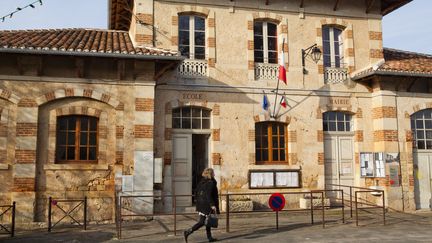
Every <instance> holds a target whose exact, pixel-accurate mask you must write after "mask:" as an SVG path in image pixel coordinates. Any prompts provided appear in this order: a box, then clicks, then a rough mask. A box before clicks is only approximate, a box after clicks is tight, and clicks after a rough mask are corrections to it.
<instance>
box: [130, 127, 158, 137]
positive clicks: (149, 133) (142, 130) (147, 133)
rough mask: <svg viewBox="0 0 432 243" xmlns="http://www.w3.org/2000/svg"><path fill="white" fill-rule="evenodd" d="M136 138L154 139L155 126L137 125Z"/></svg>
mask: <svg viewBox="0 0 432 243" xmlns="http://www.w3.org/2000/svg"><path fill="white" fill-rule="evenodd" d="M134 134H135V138H153V126H151V125H135V128H134Z"/></svg>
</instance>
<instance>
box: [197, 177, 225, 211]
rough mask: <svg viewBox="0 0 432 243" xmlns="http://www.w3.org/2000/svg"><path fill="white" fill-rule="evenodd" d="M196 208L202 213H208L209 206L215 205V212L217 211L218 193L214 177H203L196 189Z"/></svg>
mask: <svg viewBox="0 0 432 243" xmlns="http://www.w3.org/2000/svg"><path fill="white" fill-rule="evenodd" d="M196 192H197V193H196V194H197V195H196V210H197V211H198V212H200V213H203V214H206V215H208V214H210V212H211V207H213V206H215V207H216V213H220V211H219V193H218V189H217V182H216V180H215V179H207V178H203V179H202V180H201V181H200V182H199V183H198V186H197V190H196Z"/></svg>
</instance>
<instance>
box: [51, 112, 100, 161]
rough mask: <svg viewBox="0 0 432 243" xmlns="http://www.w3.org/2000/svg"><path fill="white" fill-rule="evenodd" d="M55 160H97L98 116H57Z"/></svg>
mask: <svg viewBox="0 0 432 243" xmlns="http://www.w3.org/2000/svg"><path fill="white" fill-rule="evenodd" d="M56 141H57V142H56V143H57V144H56V162H58V163H62V162H94V163H96V162H97V153H98V150H97V145H98V118H96V117H90V116H75V115H74V116H60V117H58V118H57V132H56Z"/></svg>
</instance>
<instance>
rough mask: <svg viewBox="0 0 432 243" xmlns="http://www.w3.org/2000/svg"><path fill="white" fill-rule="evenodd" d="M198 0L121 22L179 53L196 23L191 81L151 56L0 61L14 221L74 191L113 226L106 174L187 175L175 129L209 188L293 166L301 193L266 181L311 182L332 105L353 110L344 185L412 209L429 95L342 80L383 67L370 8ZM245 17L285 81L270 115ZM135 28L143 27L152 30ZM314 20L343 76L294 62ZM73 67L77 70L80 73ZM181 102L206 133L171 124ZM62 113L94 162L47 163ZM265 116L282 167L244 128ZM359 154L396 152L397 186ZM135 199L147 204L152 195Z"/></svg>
mask: <svg viewBox="0 0 432 243" xmlns="http://www.w3.org/2000/svg"><path fill="white" fill-rule="evenodd" d="M199 2H200V3H196V1H157V0H154V1H153V0H136V1H134V6H133V7H134V8H133V9H134V11H135V12H134V15H133V18H137V19H138V20H139V21H131V26H130V29H129V35H130V36H131V37H132V39H133V42H134V45H136V46H147V47H157V48H167V49H172V50H178V48H179V46H178V45H179V43H178V39H179V16H180V15H193V16H200V17H204V18H205V43H206V44H205V45H206V48H205V59H204V60H200V62H199V63H198V62H195V64H193V63H194V62H191V63H192V64H191V65H198V64H199V65H201V66H200V67H202V68H203V69H200V70H206V71H202V73H200V75H197V77H193V76H192V77H191V76H188V77H185V76H184V75H183V76H182V75H181V74H180V73H179V72H178V71H177V69H176V67H177V66H176V65H177V63H174V64H170V63H168V62H167V63H165V62H163V61H160V62H156V61H154V60H147V61H146V60H135V59H132V60H128V61H124V62H122V63H120V62H119V60H118V59H116V58H114V57H113V58H106V59H98V58H96V57H73V58H75V59H77V60H75V59H74V60H75V61H71V60H70V59H68V58H67V57H58V56H52V55H47V56H43V55H33V56H31V55H29V56H22V55H20V54H7V55H2V56H1V57H0V80H1V85H0V144H1V147H0V165H1V166H0V179H1V180H2V181H4V186H3V187H1V188H0V195H1V197H0V202H3V203H10V202H11V201H17V202H18V203H19V207H18V210H17V219H18V220H19V221H26V222H29V221H44V219H46V215H47V208H46V207H47V198H48V197H50V196H51V197H55V198H83V197H84V196H86V197H88V198H89V205H91V206H90V211H89V215H90V216H89V217H90V220H92V221H106V220H113V215H114V211H113V210H114V204H113V202H114V191H115V186H116V183H115V177H116V176H120V177H123V182H126V181H129V180H130V181H132V182H133V183H132V184H133V185H132V184H128V185H125V184H123V188H122V190H123V192H125V193H129V194H133V195H150V196H151V195H153V193H155V192H157V193H162V194H164V195H174V194H176V193H177V192H176V191H175V190H176V188H175V183H176V178H177V179H178V176H184V175H188V174H190V171H186V170H185V171H182V170H181V169H179V168H176V166H177V165H179V164H178V163H177V162H176V161H178V156H179V155H180V152H179V151H176V147H175V142H174V140H175V139H176V136H177V135H184V134H188V135H190V136H195V135H201V136H206V139H207V140H205V141H206V144H207V148H206V149H207V151H206V153H205V154H201V155H202V157H206V161H207V162H206V164H205V166H208V167H213V168H214V169H215V171H216V179H217V181H218V182H219V189H220V192H221V193H226V192H273V191H274V190H276V189H250V183H251V182H250V177H249V173H250V171H260V170H271V171H284V170H294V171H299V172H300V175H301V178H300V185H299V186H300V187H299V188H289V189H286V188H285V189H277V190H278V191H281V192H290V191H305V190H313V189H324V188H325V184H326V168H325V167H326V166H325V165H326V163H327V162H328V160H329V157H331V156H330V155H329V154H328V152H327V154H326V150H325V146H326V141H328V139H329V138H330V139H331V135H334V134H331V133H328V132H326V131H325V130H324V128H323V121H324V118H323V117H324V116H323V114H325V113H326V112H333V111H336V112H343V113H344V114H350V115H351V116H352V121H351V125H350V126H351V129H350V131H349V133H346V134H345V135H347V136H348V137H349V138H350V139H352V140H351V141H352V146H351V147H352V148H351V149H352V151H351V153H352V159H351V160H352V161H351V162H352V164H353V167H352V168H351V170H350V172H351V173H352V185H355V186H376V185H379V186H382V187H383V188H384V189H385V190H386V192H387V194H386V200H387V202H388V204H389V205H390V206H391V207H392V208H396V209H404V210H414V209H415V198H414V172H413V171H414V168H413V167H414V166H413V160H414V159H413V148H412V140H413V134H412V132H411V126H410V116H411V115H412V114H414V113H415V112H417V111H420V110H422V109H426V108H431V105H430V103H431V102H430V98H431V97H430V95H429V94H428V93H424V92H421V90H420V91H418V90H417V91H412V90H411V88H410V87H405V88H404V86H403V85H402V84H401V83H403V82H404V81H406V80H405V79H404V78H397V77H395V78H387V79H386V78H382V77H378V78H376V79H373V80H368V81H367V82H358V83H356V82H354V81H353V80H351V78H350V76H352V75H353V74H354V72H355V71H358V70H362V69H364V68H367V67H371V66H373V65H375V64H376V63H377V62H379V61H382V58H383V47H382V30H381V18H382V15H381V14H380V11H379V6H378V5H379V4H378V2H376V4H375V5H373V6H370V9H369V13H368V14H366V13H365V9H364V4H359V3H357V2H358V1H347V2H346V3H345V2H344V3H343V4H345V5H344V8H343V9H342V8H341V10H337V11H334V10H333V8H334V6H333V4H327V3H323V2H322V1H318V0H315V1H310V3H308V6H307V7H304V8H303V7H302V8H299V6H298V3H297V2H295V1H288V2H287V1H270V4H268V5H265V3H264V2H263V1H247V2H241V1H239V2H237V1H231V2H229V1H227V2H226V3H218V4H215V3H214V2H211V1H199ZM254 21H269V22H272V23H275V24H276V26H277V33H278V34H277V39H278V44H277V45H278V48H279V49H282V47H283V49H284V54H283V55H284V57H285V65H286V68H287V79H288V82H287V84H286V85H285V84H283V83H280V84H279V92H280V93H283V94H284V95H285V96H286V97H287V98H288V99H287V100H288V107H287V108H280V110H279V114H280V115H279V116H277V117H276V118H271V117H270V116H269V113H268V112H264V111H263V109H262V105H261V102H262V99H263V91H264V92H265V93H267V94H269V99H270V103H271V108H272V109H273V105H274V102H275V101H274V94H272V92H271V91H272V90H274V89H275V87H276V86H277V79H276V77H274V78H263V79H257V75H256V72H257V65H256V63H255V62H254V55H255V54H254V28H253V26H254ZM148 25H154V27H153V30H152V28H149V27H148ZM324 26H337V27H338V28H340V29H342V38H343V42H344V45H343V49H341V51H342V52H343V53H344V57H345V62H346V63H345V72H346V75H347V77H348V78H347V79H345V80H343V81H341V82H327V81H326V78H327V73H326V72H327V70H326V67H324V62H323V60H322V59H321V60H320V61H318V63H317V64H315V63H314V62H311V60H309V58H307V59H306V63H305V67H303V66H302V59H301V50H302V49H305V48H307V47H308V46H310V45H312V44H314V43H316V44H317V47H318V48H320V49H321V50H322V49H323V35H322V31H323V27H324ZM155 59H157V58H155ZM10 60H17V62H11V61H10ZM40 60H41V61H40ZM83 60H84V61H83ZM187 61H190V60H186V61H185V63H186V62H187ZM192 61H194V60H192ZM195 61H196V60H195ZM38 63H43V64H44V65H42V64H41V65H39V64H38ZM80 63H81V64H83V63H86V64H89V65H88V66H87V65H85V66H84V68H83V65H81V64H80ZM197 63H198V64H197ZM181 65H182V64H180V66H181ZM113 67H114V68H113ZM269 67H270V68H272V67H273V68H274V66H271V65H270V66H269ZM303 68H305V70H306V71H307V72H304V71H303ZM393 81H394V82H393ZM414 81H415V80H414ZM414 81H413V82H414ZM429 81H430V80H429ZM420 93H422V94H420ZM276 102H277V101H276ZM183 107H199V108H202V109H204V110H209V111H210V127H209V128H208V129H178V128H176V127H175V125H174V124H173V117H174V114H173V113H174V112H173V111H175V110H177V109H181V108H183ZM68 115H76V116H82V115H85V116H91V117H96V118H97V119H98V122H99V124H98V145H97V146H98V147H97V149H98V158H97V163H96V164H74V163H65V164H61V163H57V162H56V159H55V158H56V157H55V153H56V144H57V143H56V139H57V136H56V131H57V127H58V124H57V119H58V117H62V116H68ZM266 121H276V122H279V123H282V124H285V125H286V126H287V136H286V150H285V151H286V159H285V160H283V161H282V162H278V163H262V164H260V163H258V162H257V161H256V141H255V137H256V134H257V133H256V130H255V126H256V124H257V123H260V122H266ZM361 152H388V153H399V154H400V165H401V166H400V168H401V172H400V176H401V186H400V187H391V186H390V183H389V178H388V176H387V177H383V178H364V177H361V176H360V162H359V156H360V153H361ZM154 158H161V160H160V161H163V163H162V164H161V165H160V166H163V169H162V170H163V178H162V183H159V182H158V183H154V181H153V178H154V174H153V171H155V170H156V168H155V166H156V163H154V162H153V159H154ZM128 176H131V177H130V178H129V177H128ZM186 177H187V176H186ZM190 177H191V176H190V175H189V177H188V178H189V179H190ZM182 178H183V177H182ZM183 179H184V178H183ZM120 186H121V185H120ZM128 186H132V187H134V186H135V189H134V188H132V189H130V188H127V187H128ZM177 190H179V189H177ZM137 192H139V193H140V194H137ZM167 198H168V197H167ZM264 201H265V200H264ZM147 203H148V204H147V205H150V206H149V210H153V202H152V201H151V200H150V201H148V202H147ZM171 203H172V200H170V199H165V201H162V202H159V201H158V203H155V210H160V209H166V210H170V209H171V208H172V204H171ZM249 204H253V203H248V207H249ZM292 204H293V205H294V204H296V203H292ZM297 204H298V203H297Z"/></svg>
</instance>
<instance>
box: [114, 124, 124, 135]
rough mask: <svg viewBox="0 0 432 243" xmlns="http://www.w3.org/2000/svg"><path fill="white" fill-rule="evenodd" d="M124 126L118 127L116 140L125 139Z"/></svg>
mask: <svg viewBox="0 0 432 243" xmlns="http://www.w3.org/2000/svg"><path fill="white" fill-rule="evenodd" d="M123 136H124V126H116V138H123Z"/></svg>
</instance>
